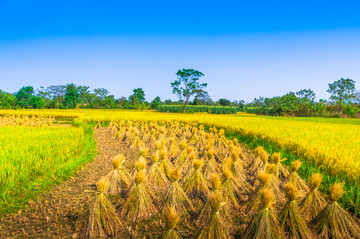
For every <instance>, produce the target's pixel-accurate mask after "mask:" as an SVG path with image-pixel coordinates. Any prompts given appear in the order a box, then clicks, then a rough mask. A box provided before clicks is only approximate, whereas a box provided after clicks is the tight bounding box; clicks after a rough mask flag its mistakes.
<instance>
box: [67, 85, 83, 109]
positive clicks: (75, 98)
mask: <svg viewBox="0 0 360 239" xmlns="http://www.w3.org/2000/svg"><path fill="white" fill-rule="evenodd" d="M78 103H80V95H79V92H78V90H77V87H76V85H74V84H67V85H66V91H65V99H64V107H65V108H70V109H74V108H75V107H76V106H77V104H78Z"/></svg>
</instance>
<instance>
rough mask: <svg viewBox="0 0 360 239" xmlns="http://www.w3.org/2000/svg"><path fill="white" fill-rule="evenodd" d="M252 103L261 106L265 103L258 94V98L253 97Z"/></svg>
mask: <svg viewBox="0 0 360 239" xmlns="http://www.w3.org/2000/svg"><path fill="white" fill-rule="evenodd" d="M253 104H254V106H255V107H261V106H263V105H264V104H265V99H264V97H262V96H260V97H259V99H257V98H254V101H253Z"/></svg>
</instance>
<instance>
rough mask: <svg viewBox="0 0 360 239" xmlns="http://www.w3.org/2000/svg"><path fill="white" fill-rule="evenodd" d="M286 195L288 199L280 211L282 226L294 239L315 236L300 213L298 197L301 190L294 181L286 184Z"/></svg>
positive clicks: (308, 238)
mask: <svg viewBox="0 0 360 239" xmlns="http://www.w3.org/2000/svg"><path fill="white" fill-rule="evenodd" d="M284 191H285V195H286V197H287V199H288V201H287V203H286V205H285V207H284V208H283V209H282V212H281V213H280V224H281V227H282V228H283V229H284V230H285V231H287V232H289V234H290V237H291V238H293V239H311V238H314V236H313V234H312V233H311V231H310V229H309V228H308V227H307V225H306V222H305V219H304V218H303V217H302V215H301V213H300V209H299V206H298V204H297V201H296V200H297V199H298V197H299V190H298V189H297V188H296V187H295V185H294V184H292V183H287V184H285V186H284Z"/></svg>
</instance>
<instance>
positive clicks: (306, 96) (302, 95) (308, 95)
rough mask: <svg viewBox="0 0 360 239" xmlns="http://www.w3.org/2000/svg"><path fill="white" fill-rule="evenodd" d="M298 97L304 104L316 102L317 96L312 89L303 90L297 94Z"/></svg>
mask: <svg viewBox="0 0 360 239" xmlns="http://www.w3.org/2000/svg"><path fill="white" fill-rule="evenodd" d="M296 96H297V97H298V98H299V99H301V101H303V102H304V101H306V102H314V100H315V97H316V94H315V92H314V91H313V90H311V89H303V90H299V91H298V92H296Z"/></svg>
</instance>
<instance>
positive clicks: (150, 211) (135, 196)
mask: <svg viewBox="0 0 360 239" xmlns="http://www.w3.org/2000/svg"><path fill="white" fill-rule="evenodd" d="M144 180H145V173H144V171H139V172H137V173H136V175H135V179H134V182H135V184H136V185H135V186H134V187H132V188H130V191H129V193H128V198H127V199H126V202H125V204H124V205H123V206H122V208H121V216H122V217H124V218H126V219H127V220H128V221H131V222H134V223H138V222H140V221H141V220H143V219H148V218H150V217H151V216H153V215H154V214H156V213H157V210H156V208H155V206H154V204H153V203H152V200H151V197H150V194H149V192H148V189H147V187H145V185H144V183H143V182H144Z"/></svg>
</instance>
